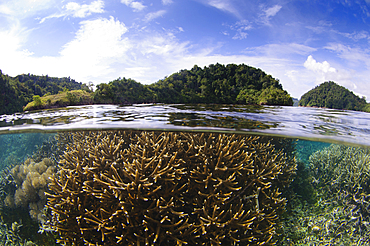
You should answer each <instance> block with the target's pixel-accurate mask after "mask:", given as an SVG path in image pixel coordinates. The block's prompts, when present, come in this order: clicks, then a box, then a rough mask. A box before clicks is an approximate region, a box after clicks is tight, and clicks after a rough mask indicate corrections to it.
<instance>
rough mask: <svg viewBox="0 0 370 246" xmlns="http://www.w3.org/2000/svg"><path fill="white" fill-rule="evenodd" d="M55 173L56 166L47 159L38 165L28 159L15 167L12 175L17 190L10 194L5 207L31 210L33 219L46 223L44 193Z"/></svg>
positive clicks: (5, 201)
mask: <svg viewBox="0 0 370 246" xmlns="http://www.w3.org/2000/svg"><path fill="white" fill-rule="evenodd" d="M54 172H55V166H54V165H53V162H52V161H51V160H50V159H47V158H44V159H43V160H42V161H41V162H38V163H35V162H34V161H33V160H32V159H27V160H26V161H25V162H24V163H23V164H21V165H16V166H14V167H13V168H12V169H11V171H10V174H11V178H12V180H11V181H12V183H14V187H15V189H13V192H9V194H8V195H7V197H6V198H5V200H4V205H5V206H7V207H10V208H13V207H24V208H29V210H30V215H31V217H32V218H34V219H36V220H38V221H39V222H41V223H44V222H45V218H44V212H43V209H44V206H45V204H46V196H45V194H44V192H45V191H46V190H47V185H48V183H49V182H50V180H49V178H50V177H51V176H52V175H53V174H54Z"/></svg>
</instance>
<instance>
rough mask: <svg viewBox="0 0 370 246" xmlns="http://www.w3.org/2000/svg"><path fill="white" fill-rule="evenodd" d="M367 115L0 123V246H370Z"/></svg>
mask: <svg viewBox="0 0 370 246" xmlns="http://www.w3.org/2000/svg"><path fill="white" fill-rule="evenodd" d="M369 125H370V115H369V114H368V113H363V112H354V111H342V110H330V109H319V108H302V107H272V106H240V105H157V104H156V105H150V104H144V105H132V106H115V105H89V106H77V107H67V108H63V109H53V110H44V111H36V112H26V113H23V114H14V115H3V116H0V170H1V171H0V213H1V214H0V244H1V245H218V244H223V245H261V244H265V245H370V239H369V238H370V150H369V146H370V141H369V140H370V131H369V129H370V127H369Z"/></svg>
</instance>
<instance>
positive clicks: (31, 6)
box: [0, 0, 55, 19]
mask: <svg viewBox="0 0 370 246" xmlns="http://www.w3.org/2000/svg"><path fill="white" fill-rule="evenodd" d="M2 2H3V3H2V4H0V13H2V14H5V15H7V16H8V17H13V18H16V19H24V18H27V17H29V16H33V15H34V14H35V13H37V12H38V11H40V10H44V9H48V8H50V7H52V6H53V5H55V0H37V1H35V0H11V1H2Z"/></svg>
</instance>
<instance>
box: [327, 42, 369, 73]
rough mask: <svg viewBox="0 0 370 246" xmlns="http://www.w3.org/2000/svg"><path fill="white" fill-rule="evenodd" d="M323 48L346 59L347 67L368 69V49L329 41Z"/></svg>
mask: <svg viewBox="0 0 370 246" xmlns="http://www.w3.org/2000/svg"><path fill="white" fill-rule="evenodd" d="M325 48H326V49H328V50H331V51H334V52H336V53H337V54H338V56H339V57H340V58H342V59H344V60H345V61H346V63H347V65H348V66H349V67H353V68H359V67H364V68H365V69H367V70H368V69H370V50H369V49H361V48H359V47H354V48H353V47H350V46H346V45H343V44H340V43H329V44H328V45H327V46H325Z"/></svg>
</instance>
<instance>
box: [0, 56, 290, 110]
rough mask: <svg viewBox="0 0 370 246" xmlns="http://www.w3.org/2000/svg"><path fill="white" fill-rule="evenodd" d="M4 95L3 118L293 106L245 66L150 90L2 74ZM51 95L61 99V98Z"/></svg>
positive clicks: (187, 73)
mask: <svg viewBox="0 0 370 246" xmlns="http://www.w3.org/2000/svg"><path fill="white" fill-rule="evenodd" d="M75 90H80V91H79V92H75ZM82 91H84V92H82ZM0 92H1V97H0V114H10V113H15V112H21V111H23V109H25V110H34V109H43V108H51V107H60V106H67V105H81V104H92V103H96V104H101V103H104V104H108V103H109V104H121V105H125V104H133V103H214V104H251V105H256V104H259V105H288V106H291V105H293V99H292V97H291V96H290V95H289V94H288V92H287V91H285V90H284V89H283V87H282V85H281V84H280V83H279V80H277V79H275V78H273V77H271V75H267V74H266V73H265V72H263V71H262V70H261V69H257V68H254V67H251V66H247V65H245V64H241V65H236V64H228V65H226V66H225V65H222V64H218V63H217V64H211V65H209V66H207V67H204V68H200V67H198V66H197V65H195V66H194V67H193V68H192V69H191V70H181V71H179V72H177V73H174V74H172V75H170V76H169V77H165V78H164V79H162V80H159V81H158V82H156V83H153V84H150V85H143V84H141V83H139V82H137V81H135V80H133V79H126V78H118V79H116V80H114V81H111V82H109V83H102V84H99V85H97V87H96V90H95V91H94V92H93V91H92V90H90V89H89V88H88V86H87V85H85V84H82V83H78V82H76V81H74V80H71V79H70V78H55V77H49V76H47V75H46V76H37V75H30V74H28V75H25V74H22V75H18V76H16V77H10V76H8V75H5V74H2V72H1V70H0ZM53 95H59V96H58V99H55V98H56V96H53ZM27 104H29V105H27ZM26 105H27V106H26Z"/></svg>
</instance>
